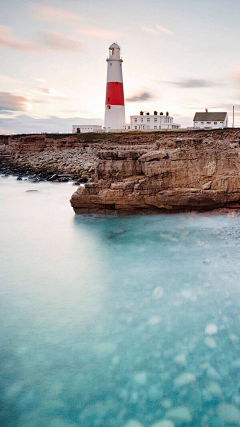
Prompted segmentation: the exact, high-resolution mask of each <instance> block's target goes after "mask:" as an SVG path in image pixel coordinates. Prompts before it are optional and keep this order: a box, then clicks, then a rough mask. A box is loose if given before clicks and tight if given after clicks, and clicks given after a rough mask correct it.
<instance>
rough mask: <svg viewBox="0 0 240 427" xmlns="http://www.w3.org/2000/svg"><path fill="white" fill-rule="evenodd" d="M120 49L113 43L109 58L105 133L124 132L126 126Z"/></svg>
mask: <svg viewBox="0 0 240 427" xmlns="http://www.w3.org/2000/svg"><path fill="white" fill-rule="evenodd" d="M122 62H123V60H122V59H121V58H120V47H119V46H118V45H117V44H116V43H113V44H111V46H110V47H109V58H107V64H108V68H107V90H106V103H105V121H104V127H105V131H106V132H108V131H110V132H111V131H113V130H122V129H123V126H124V124H125V106H124V92H123V78H122Z"/></svg>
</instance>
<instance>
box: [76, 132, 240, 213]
mask: <svg viewBox="0 0 240 427" xmlns="http://www.w3.org/2000/svg"><path fill="white" fill-rule="evenodd" d="M157 138H158V140H157V141H156V142H155V144H153V145H147V144H146V145H145V146H144V145H141V146H136V147H135V148H134V147H133V146H131V147H129V146H125V147H124V145H122V146H121V147H119V148H116V147H112V149H108V150H99V151H98V153H97V161H96V166H95V177H94V182H91V183H87V184H86V185H85V186H84V187H83V186H80V187H79V188H78V190H77V191H76V192H75V193H74V194H73V196H72V199H71V204H72V206H73V208H74V210H75V212H76V213H89V212H98V213H107V212H113V211H115V212H119V213H135V212H136V213H138V212H149V213H150V212H159V211H173V212H174V211H184V210H209V209H214V208H222V207H228V208H235V207H236V208H239V207H240V130H238V129H235V130H231V129H229V130H223V131H222V130H221V131H209V132H204V131H199V132H188V133H186V134H185V135H184V134H178V133H175V134H171V135H166V134H163V135H162V136H159V135H158V136H157Z"/></svg>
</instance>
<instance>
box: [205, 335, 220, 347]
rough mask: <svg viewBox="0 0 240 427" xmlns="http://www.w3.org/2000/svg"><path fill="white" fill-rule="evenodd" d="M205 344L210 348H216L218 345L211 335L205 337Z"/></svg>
mask: <svg viewBox="0 0 240 427" xmlns="http://www.w3.org/2000/svg"><path fill="white" fill-rule="evenodd" d="M204 344H205V345H206V346H207V347H208V348H211V349H213V348H216V347H217V344H216V341H215V340H214V338H211V337H206V338H205V340H204Z"/></svg>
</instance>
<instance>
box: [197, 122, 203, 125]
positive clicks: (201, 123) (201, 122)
mask: <svg viewBox="0 0 240 427" xmlns="http://www.w3.org/2000/svg"><path fill="white" fill-rule="evenodd" d="M196 123H197V122H196ZM201 124H202V125H204V122H201Z"/></svg>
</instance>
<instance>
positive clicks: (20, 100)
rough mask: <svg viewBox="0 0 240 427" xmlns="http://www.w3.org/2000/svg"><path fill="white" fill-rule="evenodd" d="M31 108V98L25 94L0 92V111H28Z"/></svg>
mask: <svg viewBox="0 0 240 427" xmlns="http://www.w3.org/2000/svg"><path fill="white" fill-rule="evenodd" d="M29 110H32V104H31V100H30V99H29V98H27V97H25V96H19V95H12V94H11V93H8V92H0V111H5V112H7V111H29Z"/></svg>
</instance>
